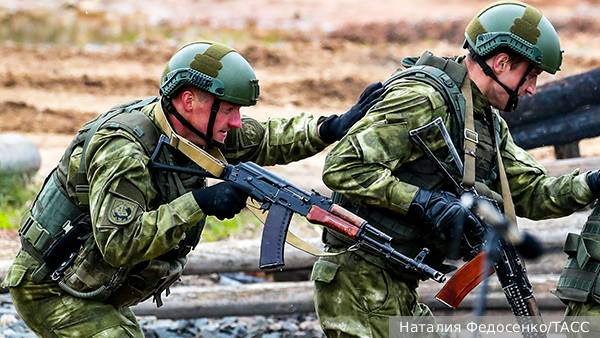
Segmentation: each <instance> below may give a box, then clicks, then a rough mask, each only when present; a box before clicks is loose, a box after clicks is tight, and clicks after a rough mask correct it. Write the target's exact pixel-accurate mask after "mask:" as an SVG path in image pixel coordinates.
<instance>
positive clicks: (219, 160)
mask: <svg viewBox="0 0 600 338" xmlns="http://www.w3.org/2000/svg"><path fill="white" fill-rule="evenodd" d="M155 117H156V121H157V122H158V124H159V125H160V127H161V129H162V130H163V132H164V133H165V135H166V136H167V137H168V138H169V141H170V142H169V144H170V145H171V146H172V147H174V148H177V149H178V150H179V151H181V152H182V153H183V154H184V155H185V156H187V157H188V158H189V159H190V160H192V161H194V162H195V163H196V164H197V165H199V166H200V167H201V168H203V169H204V170H206V171H208V172H209V173H211V174H213V175H214V176H215V177H220V176H221V173H222V172H223V169H224V168H225V163H227V160H226V159H225V156H223V154H222V153H221V151H220V150H219V149H217V148H208V149H201V148H200V147H198V146H197V145H195V144H193V143H192V142H190V141H188V140H187V139H185V138H184V137H181V136H179V135H178V134H177V133H176V132H175V131H174V130H173V128H172V127H171V125H170V124H169V122H168V121H167V117H166V115H165V112H164V111H163V109H162V105H160V104H158V105H156V108H155Z"/></svg>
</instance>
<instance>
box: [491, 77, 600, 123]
mask: <svg viewBox="0 0 600 338" xmlns="http://www.w3.org/2000/svg"><path fill="white" fill-rule="evenodd" d="M587 105H600V68H596V69H594V70H591V71H589V72H586V73H582V74H578V75H573V76H569V77H566V78H563V79H560V80H557V81H553V82H549V83H547V84H544V85H542V86H539V87H538V88H537V93H536V94H535V95H533V96H527V97H524V98H522V99H521V100H520V101H519V107H518V108H517V110H515V111H514V112H510V113H503V114H502V116H503V117H504V119H505V120H506V122H507V123H508V125H509V126H510V127H511V128H513V127H516V126H519V125H525V124H529V123H537V122H539V121H541V120H546V119H549V118H550V117H553V116H557V115H568V114H570V113H571V112H573V111H575V110H577V109H579V108H580V107H583V106H587Z"/></svg>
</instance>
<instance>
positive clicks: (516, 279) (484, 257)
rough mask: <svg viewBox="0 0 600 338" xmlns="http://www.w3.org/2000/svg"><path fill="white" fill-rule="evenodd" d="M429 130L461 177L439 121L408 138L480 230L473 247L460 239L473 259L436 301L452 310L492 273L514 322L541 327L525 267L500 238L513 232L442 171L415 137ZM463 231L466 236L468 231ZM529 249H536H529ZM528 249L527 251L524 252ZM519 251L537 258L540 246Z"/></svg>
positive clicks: (485, 201) (457, 159) (494, 211)
mask: <svg viewBox="0 0 600 338" xmlns="http://www.w3.org/2000/svg"><path fill="white" fill-rule="evenodd" d="M433 127H437V128H439V131H440V133H441V135H442V137H443V138H444V140H445V143H446V145H447V146H448V148H449V151H450V154H451V156H452V158H453V160H454V162H455V163H456V166H457V168H458V170H459V172H461V173H462V171H463V170H464V167H463V164H462V161H461V159H460V157H459V156H458V152H457V151H456V148H455V147H454V144H453V143H452V140H451V138H450V135H449V133H448V130H447V129H446V126H445V125H444V123H443V121H442V119H441V118H437V119H436V120H434V121H433V122H431V123H429V124H427V125H425V126H423V127H421V128H417V129H414V130H411V131H410V132H409V135H410V137H411V139H412V140H413V141H414V142H415V143H416V144H417V146H418V147H419V149H421V151H422V152H423V154H424V155H425V156H427V158H428V159H429V160H430V161H431V162H432V163H433V164H434V165H435V166H436V168H437V169H438V171H439V172H440V173H441V175H442V176H443V178H444V179H445V180H446V181H447V183H448V184H450V185H451V186H452V187H453V188H454V190H455V193H456V194H457V196H459V197H462V198H461V201H465V199H466V198H471V201H470V202H469V203H467V206H468V207H470V208H471V210H472V211H473V212H474V214H475V215H476V216H477V217H478V218H479V220H480V221H481V224H482V226H483V228H484V232H483V235H481V236H480V237H479V238H476V239H475V243H474V242H473V238H472V237H471V242H470V243H469V236H467V235H466V234H465V235H464V238H465V241H466V242H467V244H469V245H470V248H471V257H474V258H473V259H471V260H470V261H469V262H467V263H466V264H465V265H463V266H462V267H461V268H460V269H459V270H458V271H457V272H456V273H455V274H454V276H452V278H450V280H448V282H447V283H446V284H445V285H444V287H443V288H442V290H441V291H440V292H439V293H438V294H437V295H436V298H437V299H438V300H440V301H441V302H442V303H444V304H445V305H447V306H450V307H452V308H453V309H456V308H457V307H458V305H459V304H460V302H461V301H462V300H463V299H464V297H465V296H466V295H467V294H468V293H469V292H470V291H471V290H473V289H474V288H475V287H476V286H477V285H478V284H479V283H480V282H481V281H483V280H484V279H485V278H487V277H488V276H490V275H491V274H493V273H494V271H495V272H496V276H497V277H498V280H499V282H500V285H501V287H502V290H503V291H504V295H505V296H506V299H507V301H508V303H509V305H510V308H511V310H512V312H513V314H514V315H515V317H516V319H517V322H518V323H520V324H526V323H527V324H534V323H537V324H541V323H542V318H541V316H540V313H539V309H538V307H537V303H536V301H535V298H534V296H533V288H532V286H531V283H530V282H529V279H528V277H527V271H526V269H525V266H524V265H523V263H522V262H521V259H520V257H519V255H518V254H517V249H516V248H515V246H514V245H513V243H512V242H511V241H509V240H508V239H507V238H506V237H505V236H504V235H505V234H510V233H511V232H512V233H514V231H511V230H515V229H516V228H515V226H514V225H511V224H509V223H508V221H507V220H506V218H505V217H504V215H503V214H502V213H500V211H499V209H498V208H497V205H496V204H495V203H493V202H491V200H489V199H487V198H485V197H481V196H478V195H477V192H476V191H474V189H472V190H469V189H465V188H463V186H462V185H460V184H459V183H458V182H456V180H454V178H453V177H452V175H451V174H450V173H449V172H448V170H447V169H446V167H445V166H444V165H443V164H442V163H441V162H440V161H439V160H438V159H437V157H436V156H435V155H434V154H433V152H432V151H431V150H430V149H429V148H428V147H427V145H426V144H425V142H423V140H422V139H421V137H420V136H419V134H420V133H422V132H425V131H427V130H429V129H431V128H433ZM511 226H512V228H511ZM498 227H500V228H501V229H500V228H498ZM465 230H467V232H468V230H469V229H465ZM497 230H500V231H497ZM477 241H478V243H477ZM530 245H533V246H536V247H538V248H540V249H539V250H536V249H532V248H531V246H530ZM528 246H530V247H529V248H528ZM519 248H528V249H529V250H530V251H528V252H526V254H529V255H530V256H533V255H534V254H539V253H538V252H537V251H541V246H540V245H539V243H538V242H537V241H536V240H535V238H533V237H531V236H528V237H527V238H526V240H525V242H521V243H520V245H519ZM488 262H489V263H488ZM490 263H491V264H490ZM523 336H524V337H546V334H545V333H543V332H523Z"/></svg>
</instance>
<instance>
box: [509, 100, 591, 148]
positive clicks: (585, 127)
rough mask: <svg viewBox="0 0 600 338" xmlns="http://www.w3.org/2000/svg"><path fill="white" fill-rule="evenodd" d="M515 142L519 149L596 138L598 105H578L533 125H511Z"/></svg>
mask: <svg viewBox="0 0 600 338" xmlns="http://www.w3.org/2000/svg"><path fill="white" fill-rule="evenodd" d="M510 132H511V134H512V136H513V139H514V141H515V143H516V144H517V145H518V146H520V147H521V148H523V149H533V148H537V147H542V146H548V145H565V144H569V143H573V142H579V141H580V140H582V139H586V138H592V137H596V136H598V135H600V105H594V106H589V105H586V106H582V107H578V108H577V109H573V110H572V111H566V112H565V113H564V114H560V115H556V116H552V117H544V118H543V119H540V120H538V121H536V122H532V123H528V124H519V125H517V126H511V127H510Z"/></svg>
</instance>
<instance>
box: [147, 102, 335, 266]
mask: <svg viewBox="0 0 600 338" xmlns="http://www.w3.org/2000/svg"><path fill="white" fill-rule="evenodd" d="M155 117H156V121H157V122H158V124H159V125H160V126H161V128H162V130H163V132H164V133H165V135H166V136H167V137H168V138H169V140H170V145H171V146H173V147H175V148H177V149H178V150H179V151H181V152H182V153H183V154H184V155H185V156H187V157H188V158H189V159H191V160H192V161H194V162H195V163H196V164H198V165H199V166H200V167H201V168H203V169H204V170H206V171H208V172H209V173H211V174H212V175H214V176H215V177H220V176H221V173H222V172H223V169H224V168H225V165H224V164H225V163H227V160H226V159H225V156H223V154H222V153H221V151H220V150H219V149H217V148H207V149H201V148H200V147H198V146H197V145H195V144H193V143H192V142H190V141H188V140H187V139H185V138H183V137H181V136H179V135H178V134H177V133H176V132H175V131H174V130H173V128H172V127H171V125H170V124H169V122H168V121H167V117H166V115H165V112H164V111H163V109H162V106H161V105H160V104H158V105H157V106H156V109H155ZM246 203H247V204H248V205H249V206H254V207H256V208H260V206H259V205H258V204H257V203H256V201H254V200H253V199H251V198H248V201H247V202H246ZM250 210H252V209H250ZM254 214H255V216H256V217H257V218H259V219H260V220H261V221H262V222H263V224H264V222H265V219H264V218H266V214H263V213H254ZM286 241H287V242H288V243H289V244H290V245H292V246H293V247H295V248H297V249H299V250H302V251H304V252H306V253H308V254H311V255H313V256H331V255H335V254H333V253H328V252H324V251H322V250H319V249H317V248H315V247H313V246H312V245H310V244H308V243H306V242H305V241H304V240H302V239H300V238H299V237H297V236H296V235H294V234H293V233H291V232H290V231H288V235H287V238H286ZM336 254H337V253H336Z"/></svg>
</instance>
